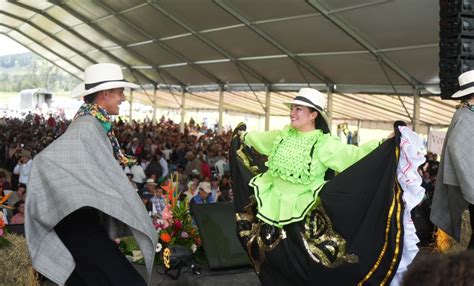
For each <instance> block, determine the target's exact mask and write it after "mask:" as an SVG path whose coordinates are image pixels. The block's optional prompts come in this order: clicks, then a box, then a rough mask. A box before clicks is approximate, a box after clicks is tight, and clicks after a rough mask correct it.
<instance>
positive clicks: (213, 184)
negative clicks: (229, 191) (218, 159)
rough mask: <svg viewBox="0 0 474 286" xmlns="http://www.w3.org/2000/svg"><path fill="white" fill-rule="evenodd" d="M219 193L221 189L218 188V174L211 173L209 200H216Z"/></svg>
mask: <svg viewBox="0 0 474 286" xmlns="http://www.w3.org/2000/svg"><path fill="white" fill-rule="evenodd" d="M220 195H221V191H220V189H219V176H217V174H213V175H212V176H211V202H213V203H215V202H217V200H218V199H219V196H220Z"/></svg>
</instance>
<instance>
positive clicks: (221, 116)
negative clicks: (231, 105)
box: [217, 86, 224, 135]
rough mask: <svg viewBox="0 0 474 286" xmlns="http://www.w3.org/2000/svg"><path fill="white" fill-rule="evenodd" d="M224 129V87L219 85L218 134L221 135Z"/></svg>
mask: <svg viewBox="0 0 474 286" xmlns="http://www.w3.org/2000/svg"><path fill="white" fill-rule="evenodd" d="M223 129H224V87H223V86H219V123H218V126H217V134H219V135H221V134H222V131H223Z"/></svg>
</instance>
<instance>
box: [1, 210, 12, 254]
mask: <svg viewBox="0 0 474 286" xmlns="http://www.w3.org/2000/svg"><path fill="white" fill-rule="evenodd" d="M5 233H6V232H5V221H4V220H3V212H2V211H1V209H0V248H3V247H5V246H8V245H10V241H8V239H6V238H5Z"/></svg>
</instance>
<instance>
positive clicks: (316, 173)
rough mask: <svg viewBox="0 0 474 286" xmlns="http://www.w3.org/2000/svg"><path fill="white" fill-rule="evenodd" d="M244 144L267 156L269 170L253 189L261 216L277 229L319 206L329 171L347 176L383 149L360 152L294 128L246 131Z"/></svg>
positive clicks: (374, 144) (334, 139) (369, 145)
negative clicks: (360, 162) (363, 160)
mask: <svg viewBox="0 0 474 286" xmlns="http://www.w3.org/2000/svg"><path fill="white" fill-rule="evenodd" d="M242 140H243V142H244V143H245V144H247V145H249V146H251V147H253V148H254V149H255V150H256V151H257V152H259V153H260V154H263V155H267V156H268V161H267V163H266V165H267V167H268V171H267V172H265V173H262V174H259V175H257V176H255V177H253V178H252V179H251V180H250V183H249V185H250V186H251V187H253V188H254V191H255V197H256V200H257V206H258V214H257V217H258V218H260V219H261V220H263V221H264V222H266V223H268V224H271V225H274V226H277V227H283V226H284V225H286V224H289V223H292V222H295V221H300V220H302V219H303V218H304V217H305V215H306V213H307V212H308V211H309V210H310V209H311V207H312V206H313V205H314V204H315V203H316V201H317V197H318V193H319V191H320V190H321V188H322V186H323V185H324V183H325V180H324V175H325V173H326V170H327V169H328V168H330V169H333V170H335V171H336V172H342V171H343V170H344V169H346V168H347V167H349V166H351V165H352V164H354V163H355V162H357V161H358V160H360V159H361V158H362V157H364V156H365V155H367V154H368V153H370V152H371V151H372V150H374V149H375V148H376V147H377V146H378V145H379V141H377V140H372V141H370V142H367V143H365V144H363V145H362V146H360V147H357V146H354V145H347V144H344V143H341V142H340V140H339V138H337V137H333V136H331V135H329V134H323V133H322V131H321V130H314V131H310V132H300V131H298V130H296V129H294V128H292V127H291V126H286V127H285V128H284V129H282V130H274V131H267V132H247V133H244V134H243V135H242Z"/></svg>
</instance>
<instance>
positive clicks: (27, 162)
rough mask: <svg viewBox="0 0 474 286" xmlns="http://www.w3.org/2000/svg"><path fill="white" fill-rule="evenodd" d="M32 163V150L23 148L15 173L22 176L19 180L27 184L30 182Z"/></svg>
mask: <svg viewBox="0 0 474 286" xmlns="http://www.w3.org/2000/svg"><path fill="white" fill-rule="evenodd" d="M32 164H33V160H31V152H30V151H28V150H25V149H23V150H21V157H20V160H18V163H17V165H16V166H15V168H14V169H13V173H14V174H16V175H19V176H20V177H19V179H18V182H20V183H22V184H25V185H27V184H28V178H29V176H30V172H31V165H32Z"/></svg>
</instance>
